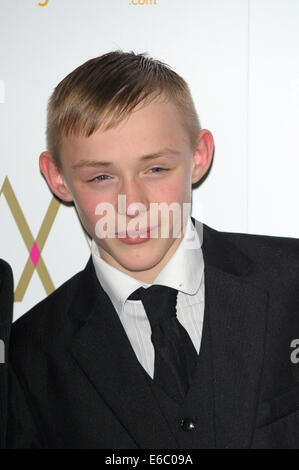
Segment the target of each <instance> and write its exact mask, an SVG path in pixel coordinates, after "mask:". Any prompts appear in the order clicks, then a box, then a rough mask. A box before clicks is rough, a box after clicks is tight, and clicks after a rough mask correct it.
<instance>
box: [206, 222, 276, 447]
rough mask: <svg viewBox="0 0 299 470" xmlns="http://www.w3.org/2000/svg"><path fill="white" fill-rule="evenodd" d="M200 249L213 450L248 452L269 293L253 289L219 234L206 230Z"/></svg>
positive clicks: (250, 273)
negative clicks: (208, 340) (206, 316)
mask: <svg viewBox="0 0 299 470" xmlns="http://www.w3.org/2000/svg"><path fill="white" fill-rule="evenodd" d="M202 249H203V256H204V261H205V294H206V295H205V299H206V308H207V310H208V312H209V321H210V329H211V341H212V360H213V374H214V399H215V428H216V447H217V448H248V447H250V443H251V438H252V433H253V430H254V426H255V418H256V410H257V404H258V396H259V388H260V378H261V373H262V368H263V358H264V347H265V334H266V320H267V310H268V300H269V299H268V291H266V290H263V289H261V288H260V287H259V286H258V285H257V282H258V276H257V277H256V276H255V272H254V270H255V264H254V263H253V262H252V261H251V260H249V259H248V258H247V256H246V255H245V254H244V253H242V252H241V251H240V250H239V249H238V248H237V247H236V246H235V245H233V244H232V243H231V242H230V241H228V239H226V238H225V236H224V235H223V234H221V233H219V232H217V231H215V230H212V229H210V228H208V227H206V226H205V227H204V232H203V246H202ZM254 278H255V281H253V279H254Z"/></svg>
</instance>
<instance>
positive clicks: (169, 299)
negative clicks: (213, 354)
mask: <svg viewBox="0 0 299 470" xmlns="http://www.w3.org/2000/svg"><path fill="white" fill-rule="evenodd" d="M177 294H178V291H177V290H176V289H172V288H171V287H167V286H159V285H153V286H150V287H148V288H147V289H144V288H143V287H140V288H139V289H137V290H136V291H135V292H133V294H131V295H130V296H129V298H128V300H141V301H142V303H143V306H144V308H145V311H146V314H147V317H148V319H149V322H150V325H151V330H152V336H151V340H152V343H153V346H154V349H155V369H154V382H155V383H156V384H157V385H159V386H160V387H161V388H162V389H163V390H164V391H165V393H167V395H169V396H171V397H172V398H174V399H175V400H177V401H178V402H180V403H181V402H182V401H183V399H184V397H185V395H186V393H187V391H188V389H189V386H190V382H191V377H192V372H193V369H194V366H195V363H196V360H197V352H196V350H195V348H194V346H193V343H192V341H191V339H190V337H189V335H188V333H187V331H186V330H185V328H184V327H183V326H182V325H181V324H180V322H179V321H178V319H177V316H176V299H177Z"/></svg>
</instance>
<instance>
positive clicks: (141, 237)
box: [115, 225, 158, 245]
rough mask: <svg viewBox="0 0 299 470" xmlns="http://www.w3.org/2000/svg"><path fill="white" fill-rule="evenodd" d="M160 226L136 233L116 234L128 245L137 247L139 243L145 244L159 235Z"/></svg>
mask: <svg viewBox="0 0 299 470" xmlns="http://www.w3.org/2000/svg"><path fill="white" fill-rule="evenodd" d="M157 229H158V226H157V225H156V226H155V227H147V228H146V229H140V230H136V231H126V232H118V233H116V234H115V236H116V238H117V239H118V240H120V241H121V242H123V243H126V244H128V245H135V244H137V243H144V242H146V241H148V240H150V239H151V238H152V237H153V236H154V235H155V234H156V233H157Z"/></svg>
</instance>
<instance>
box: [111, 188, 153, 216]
mask: <svg viewBox="0 0 299 470" xmlns="http://www.w3.org/2000/svg"><path fill="white" fill-rule="evenodd" d="M148 208H149V201H148V199H147V196H146V193H145V190H144V188H143V186H142V184H141V183H139V182H137V181H135V180H133V179H127V180H125V181H123V183H122V186H121V188H120V190H119V193H118V213H119V214H121V215H126V216H128V217H132V218H133V217H136V216H137V215H142V214H143V213H144V212H147V211H148Z"/></svg>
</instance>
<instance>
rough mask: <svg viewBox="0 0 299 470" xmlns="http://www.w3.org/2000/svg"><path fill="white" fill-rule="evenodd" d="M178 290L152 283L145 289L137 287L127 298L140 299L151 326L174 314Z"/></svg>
mask: <svg viewBox="0 0 299 470" xmlns="http://www.w3.org/2000/svg"><path fill="white" fill-rule="evenodd" d="M177 294H178V291H177V290H176V289H173V288H172V287H168V286H160V285H152V286H150V287H148V288H147V289H145V288H144V287H139V289H137V290H135V291H134V292H133V293H132V294H131V295H130V296H129V297H128V300H141V301H142V303H143V306H144V308H145V311H146V314H147V317H148V319H149V322H150V324H151V327H152V328H153V327H154V325H156V324H157V323H159V322H160V321H162V320H164V319H165V318H170V317H171V316H175V315H176V300H177Z"/></svg>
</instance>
